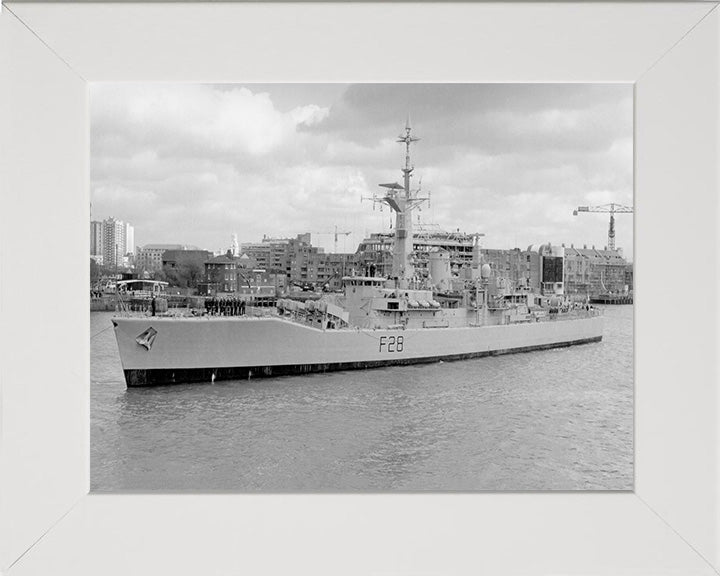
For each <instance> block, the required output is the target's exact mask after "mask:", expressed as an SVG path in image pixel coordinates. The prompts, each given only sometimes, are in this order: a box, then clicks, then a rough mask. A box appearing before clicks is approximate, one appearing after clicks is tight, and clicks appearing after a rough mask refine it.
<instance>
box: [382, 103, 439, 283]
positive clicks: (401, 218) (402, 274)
mask: <svg viewBox="0 0 720 576" xmlns="http://www.w3.org/2000/svg"><path fill="white" fill-rule="evenodd" d="M418 140H420V138H417V137H415V136H413V135H412V127H411V126H410V118H409V117H408V120H407V123H406V124H405V134H401V135H400V136H398V139H397V142H399V143H401V144H405V167H404V168H402V173H403V185H400V184H398V183H397V182H393V183H390V184H380V186H381V187H382V188H386V189H387V192H385V194H384V195H383V196H382V197H379V198H378V197H374V198H373V200H374V201H375V202H380V203H382V204H387V205H388V206H390V208H391V209H392V210H393V211H394V212H395V242H394V246H393V267H392V275H393V278H394V279H395V281H396V283H397V285H398V287H400V288H407V287H408V281H410V280H411V279H412V278H413V276H414V275H415V269H414V266H413V263H412V251H413V224H412V212H413V210H415V208H417V207H418V206H420V205H421V204H422V203H423V202H426V201H428V200H429V197H428V196H423V197H421V196H420V195H419V192H420V189H419V188H418V189H416V190H413V189H412V188H411V187H410V178H411V177H412V173H413V171H414V170H415V167H414V166H413V165H412V162H411V161H410V144H412V143H413V142H417V141H418Z"/></svg>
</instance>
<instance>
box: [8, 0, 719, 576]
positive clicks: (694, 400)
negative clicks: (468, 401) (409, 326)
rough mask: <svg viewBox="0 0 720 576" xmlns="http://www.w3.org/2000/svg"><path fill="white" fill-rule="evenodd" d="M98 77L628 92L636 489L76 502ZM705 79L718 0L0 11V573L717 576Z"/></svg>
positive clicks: (83, 487)
mask: <svg viewBox="0 0 720 576" xmlns="http://www.w3.org/2000/svg"><path fill="white" fill-rule="evenodd" d="M97 81H193V82H253V81H259V82H268V81H277V82H293V81H302V82H313V81H315V82H409V81H412V82H630V83H634V86H635V103H636V109H635V120H636V123H635V259H636V262H637V266H636V292H637V298H636V305H635V322H636V325H635V387H636V388H635V391H636V403H635V491H634V492H632V493H556V494H553V493H523V494H512V493H507V494H502V493H500V494H492V493H477V494H402V495H378V494H374V495H372V494H367V495H362V494H355V495H322V494H296V495H293V494H284V495H241V494H237V495H233V494H217V495H200V494H197V495H177V494H176V495H171V494H167V495H140V494H126V495H113V496H108V495H104V496H101V495H88V489H89V311H88V305H87V286H88V273H89V271H88V265H87V254H88V249H89V248H88V242H89V239H88V221H89V161H88V156H89V154H88V150H89V129H88V124H89V118H88V110H87V108H88V106H87V104H88V102H87V85H88V83H89V82H97ZM719 82H720V10H718V9H717V3H716V2H676V3H673V2H664V3H614V4H603V3H597V4H593V3H591V4H574V3H557V4H543V3H458V4H454V3H442V4H433V3H420V4H413V3H399V4H370V3H359V4H340V3H317V4H301V3H285V4H263V3H260V4H258V3H246V4H235V3H205V4H162V3H158V4H153V3H148V4H135V3H131V4H124V3H116V4H103V3H77V4H58V3H48V4H42V3H24V2H8V3H6V5H5V6H4V7H3V9H2V13H0V87H1V88H0V114H1V117H0V191H1V200H0V201H1V202H2V208H1V209H0V339H1V342H0V386H1V388H0V403H1V410H2V412H1V416H2V428H1V436H0V443H1V444H0V465H1V469H0V474H1V477H0V571H2V572H3V573H7V574H10V575H12V576H23V575H30V574H33V575H34V574H73V575H81V574H88V575H90V574H93V575H95V574H103V575H114V574H118V575H120V574H123V575H126V574H133V575H137V574H168V573H173V574H235V573H253V574H289V573H292V574H298V573H302V574H305V573H307V574H314V575H317V574H333V575H335V574H339V573H340V574H358V575H359V574H363V575H365V574H387V575H391V574H392V575H410V574H423V575H431V574H432V575H436V574H437V575H440V574H443V575H444V574H469V573H473V574H475V573H489V574H608V575H618V574H638V575H639V574H653V575H660V574H678V575H689V574H697V575H711V574H717V573H719V572H718V570H720V529H719V527H720V469H719V465H720V433H719V431H718V416H719V415H720V393H719V391H718V354H717V352H718V327H719V326H720V322H719V321H720V317H719V314H718V311H719V309H720V300H719V299H718V297H717V295H718V290H719V289H720V275H719V274H718V270H719V268H718V266H719V263H720V260H719V258H718V257H719V256H720V243H719V242H718V234H719V233H718V226H717V225H718V217H719V216H720V211H719V210H718V183H719V182H720V171H719V169H718V165H719V164H718V158H720V146H719V134H720V84H719ZM55 248H57V250H55ZM28 302H39V303H41V305H38V306H34V305H28V304H27V303H28Z"/></svg>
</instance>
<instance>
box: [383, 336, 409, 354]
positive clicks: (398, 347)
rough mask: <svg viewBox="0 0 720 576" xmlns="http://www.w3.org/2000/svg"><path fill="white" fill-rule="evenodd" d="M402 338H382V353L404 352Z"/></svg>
mask: <svg viewBox="0 0 720 576" xmlns="http://www.w3.org/2000/svg"><path fill="white" fill-rule="evenodd" d="M403 344H404V343H403V337H402V336H380V352H402V351H403Z"/></svg>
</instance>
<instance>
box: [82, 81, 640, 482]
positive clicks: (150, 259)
mask: <svg viewBox="0 0 720 576" xmlns="http://www.w3.org/2000/svg"><path fill="white" fill-rule="evenodd" d="M89 110H90V128H91V133H90V186H91V206H90V220H91V221H90V262H89V266H90V295H91V297H90V307H91V313H90V323H91V327H90V354H91V360H90V372H91V398H90V448H91V454H90V456H91V458H90V485H91V491H93V492H99V493H117V492H154V493H162V492H194V493H208V492H237V493H249V492H255V493H263V492H264V493H278V492H282V493H329V492H334V493H348V492H371V493H378V492H385V493H396V492H453V491H458V492H475V491H492V492H501V491H514V492H517V491H582V490H591V491H608V490H609V491H631V490H633V487H634V465H633V462H634V445H633V434H634V427H633V424H634V422H633V412H634V404H633V398H634V383H633V295H634V289H633V278H634V274H633V270H634V256H633V248H634V246H633V85H632V84H625V83H617V84H578V83H575V84H439V83H433V84H294V83H292V84H280V83H278V84H179V83H178V84H174V83H93V84H91V85H90V90H89Z"/></svg>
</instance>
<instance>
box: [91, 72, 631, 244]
mask: <svg viewBox="0 0 720 576" xmlns="http://www.w3.org/2000/svg"><path fill="white" fill-rule="evenodd" d="M408 112H409V113H410V114H411V120H412V123H413V127H414V129H415V133H416V134H417V135H418V136H420V137H421V138H422V140H421V141H420V142H418V143H417V144H416V145H415V146H414V149H413V161H414V163H415V165H416V166H417V170H416V173H415V174H414V175H413V182H414V183H415V185H417V184H418V183H419V181H420V178H422V186H423V190H426V191H430V192H431V195H432V203H431V205H430V207H429V208H428V207H426V208H425V209H424V210H423V212H422V213H421V214H420V216H421V218H422V219H423V221H425V222H430V221H432V222H435V223H437V224H438V225H440V226H441V227H442V228H445V229H456V228H460V229H463V230H465V231H468V232H475V231H479V232H485V233H486V234H487V236H486V239H485V244H486V245H488V246H493V247H512V246H515V245H516V244H517V245H519V246H526V245H528V244H534V243H539V242H547V241H553V242H566V243H570V242H574V243H575V244H582V243H587V244H596V245H603V244H604V243H605V238H606V233H607V232H606V231H607V222H606V221H605V219H604V218H603V217H602V216H601V215H583V217H582V218H580V217H578V218H574V217H573V216H572V210H573V209H574V208H575V207H577V206H578V205H584V204H589V205H593V204H598V203H606V202H611V201H614V202H619V203H623V204H632V87H631V86H629V85H618V84H608V85H577V84H574V85H567V84H543V85H522V84H514V85H507V84H486V85H481V84H479V85H463V84H429V85H427V84H426V85H410V84H400V85H388V84H365V85H352V86H347V87H344V86H343V87H334V86H328V85H292V84H284V85H263V86H253V85H247V86H235V85H232V86H228V85H221V86H216V85H201V84H182V85H175V84H97V85H93V87H92V89H91V128H92V134H91V136H92V139H91V150H92V162H91V180H92V193H93V214H94V217H95V218H105V217H107V216H111V215H112V216H115V217H118V218H121V219H124V220H127V221H129V222H131V223H133V224H135V226H136V238H137V241H138V243H139V244H144V243H150V242H177V243H188V244H197V245H199V246H203V247H206V248H208V249H223V248H226V247H227V245H228V244H229V241H230V235H231V234H232V233H233V232H237V233H238V235H239V237H240V241H257V240H259V239H260V238H261V237H262V235H263V234H268V235H272V236H293V235H295V234H298V233H301V232H304V231H328V230H333V229H334V226H336V225H337V226H338V227H339V228H341V229H343V230H350V229H352V230H353V236H352V237H351V239H350V240H351V244H352V246H353V247H354V246H355V245H357V243H358V242H359V241H360V240H361V239H362V236H363V235H364V234H366V233H369V232H372V231H380V230H381V229H382V230H386V229H388V228H389V223H390V214H389V213H388V212H383V213H380V212H379V211H377V210H376V211H373V210H372V209H371V204H369V203H364V204H361V203H360V198H361V197H365V198H368V197H370V196H372V194H373V192H375V191H377V184H378V183H380V182H390V181H394V180H399V179H401V178H402V175H401V173H400V172H399V168H400V167H401V166H402V164H403V162H404V151H403V149H402V147H401V146H400V145H399V144H398V143H397V142H396V141H395V140H396V136H397V135H398V134H400V133H401V132H402V131H403V128H404V125H405V119H406V116H407V114H408ZM617 227H618V234H617V237H618V243H619V244H621V245H623V246H624V247H625V248H626V251H627V252H630V253H631V252H632V218H631V216H627V217H625V218H622V219H621V218H620V217H619V218H618V222H617ZM324 242H325V247H326V248H330V247H331V245H332V241H331V239H330V237H325V240H324ZM349 248H350V244H348V249H349Z"/></svg>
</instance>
